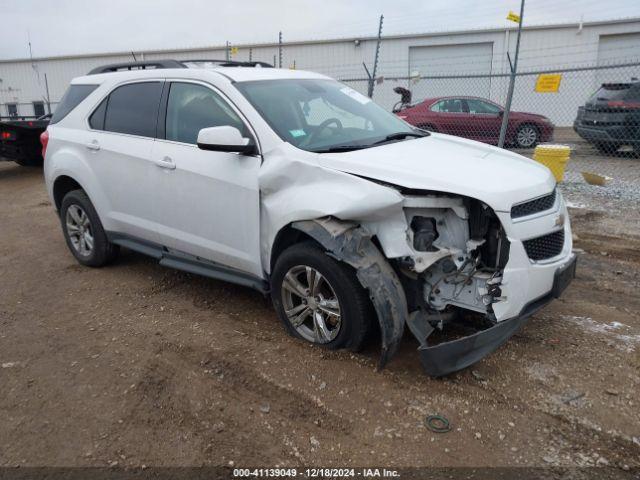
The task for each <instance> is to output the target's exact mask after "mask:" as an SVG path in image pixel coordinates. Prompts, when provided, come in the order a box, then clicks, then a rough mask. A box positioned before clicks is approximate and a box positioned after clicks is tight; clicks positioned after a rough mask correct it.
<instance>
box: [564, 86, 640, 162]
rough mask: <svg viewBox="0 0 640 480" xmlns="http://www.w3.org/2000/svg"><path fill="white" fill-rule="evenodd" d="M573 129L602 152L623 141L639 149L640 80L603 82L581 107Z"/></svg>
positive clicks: (617, 147) (618, 145) (608, 150)
mask: <svg viewBox="0 0 640 480" xmlns="http://www.w3.org/2000/svg"><path fill="white" fill-rule="evenodd" d="M573 129H574V130H575V131H576V133H577V134H578V135H580V136H581V137H582V138H584V139H585V140H586V141H588V142H589V143H591V144H593V145H594V146H595V147H596V148H597V149H598V150H600V151H601V152H602V153H614V152H616V151H617V150H618V149H619V148H620V147H622V146H623V145H630V146H632V147H633V148H634V150H635V151H636V152H640V82H631V83H603V84H602V86H601V87H600V88H599V89H598V90H597V91H596V92H595V93H594V94H593V95H592V96H591V97H590V98H589V100H587V103H586V104H585V105H584V106H583V107H579V108H578V116H577V117H576V120H575V122H574V123H573Z"/></svg>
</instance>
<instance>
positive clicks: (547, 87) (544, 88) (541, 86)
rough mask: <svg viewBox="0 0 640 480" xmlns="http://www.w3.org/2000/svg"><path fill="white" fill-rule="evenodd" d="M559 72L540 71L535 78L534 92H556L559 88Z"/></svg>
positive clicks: (560, 78) (560, 77)
mask: <svg viewBox="0 0 640 480" xmlns="http://www.w3.org/2000/svg"><path fill="white" fill-rule="evenodd" d="M561 80H562V75H561V74H560V73H541V74H540V75H538V79H537V80H536V92H538V93H558V90H560V81H561Z"/></svg>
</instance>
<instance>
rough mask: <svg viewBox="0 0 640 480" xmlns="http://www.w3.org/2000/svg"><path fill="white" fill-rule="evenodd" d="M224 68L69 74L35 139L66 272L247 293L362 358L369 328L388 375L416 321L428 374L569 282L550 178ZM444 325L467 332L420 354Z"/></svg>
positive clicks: (170, 65) (311, 80) (564, 235)
mask: <svg viewBox="0 0 640 480" xmlns="http://www.w3.org/2000/svg"><path fill="white" fill-rule="evenodd" d="M185 63H186V62H185ZM209 63H211V62H209ZM225 64H226V65H227V66H220V65H215V66H212V67H211V68H185V67H186V65H185V64H184V63H181V62H176V61H162V62H160V61H157V62H155V63H154V64H153V66H154V67H155V68H153V69H139V70H135V71H129V70H130V69H131V68H132V65H131V64H125V65H123V66H121V67H122V69H125V70H126V71H116V70H118V66H117V65H116V66H111V67H105V68H98V69H96V70H95V71H93V72H91V74H90V75H87V76H84V77H80V78H76V79H74V80H73V82H72V84H71V86H70V87H69V90H68V93H67V95H65V100H63V102H62V104H61V105H60V106H59V107H58V109H57V110H56V112H55V114H54V116H53V118H52V121H51V125H50V126H49V128H48V129H47V131H46V132H45V133H43V135H42V144H43V148H44V149H45V151H46V153H45V155H46V161H45V168H44V170H45V172H44V173H45V181H46V185H47V191H48V193H49V196H50V198H51V200H52V203H53V205H55V208H56V210H57V211H58V212H59V215H60V221H61V227H62V231H63V234H64V237H65V240H66V242H67V246H68V247H69V250H70V251H71V253H72V254H73V255H74V256H75V258H76V259H77V260H78V262H80V263H81V264H83V265H87V266H92V267H99V266H102V265H105V264H106V263H108V262H110V261H113V260H115V258H116V257H117V255H118V249H119V248H120V247H121V246H124V247H127V248H130V249H133V250H136V251H139V252H141V253H144V254H146V255H150V256H152V257H153V258H155V259H157V260H158V261H159V262H160V264H161V265H165V266H168V267H172V268H179V269H183V270H186V271H189V272H192V273H197V274H201V275H207V276H209V277H212V278H217V279H221V280H225V281H231V282H235V283H238V284H240V285H244V286H249V287H252V288H255V289H257V290H259V291H261V292H263V293H265V294H267V293H269V294H270V295H271V299H272V301H273V305H274V307H275V310H276V312H277V314H278V316H279V318H280V320H281V321H282V323H283V325H284V327H285V328H286V330H287V331H288V332H289V333H290V334H291V335H293V336H295V337H297V338H300V339H303V340H305V341H307V342H310V343H313V344H316V345H319V346H323V347H326V348H331V349H338V348H348V349H351V350H357V349H358V348H360V347H362V345H363V343H364V341H365V339H366V338H367V336H368V334H369V333H370V332H371V331H372V330H373V329H374V328H375V322H377V323H378V326H379V331H380V338H381V340H382V348H381V357H380V366H384V365H385V364H386V362H387V361H388V360H389V359H390V358H391V357H392V356H393V354H394V353H395V352H396V350H397V348H398V345H399V343H400V340H401V339H402V337H403V331H404V329H405V327H408V328H409V329H410V330H411V332H412V333H413V335H414V336H415V337H416V339H417V340H418V341H419V342H420V347H419V352H420V358H421V361H422V363H423V366H424V368H425V370H426V371H427V372H429V373H430V374H433V375H444V374H447V373H450V372H453V371H456V370H459V369H461V368H465V367H467V366H469V365H471V364H473V363H475V362H476V361H478V360H479V359H481V358H482V357H483V356H485V355H487V354H488V353H490V352H492V351H493V350H495V349H496V348H498V346H499V345H501V344H502V343H503V342H505V341H506V340H507V339H508V338H509V337H510V336H511V335H513V334H514V333H515V332H516V331H517V330H518V328H519V327H520V326H522V325H523V323H524V322H525V321H526V320H527V318H528V317H529V316H531V315H532V314H533V313H534V312H536V311H537V310H538V309H540V308H541V307H542V306H544V305H545V304H547V303H548V302H550V301H551V300H552V299H554V298H557V297H558V296H560V295H561V294H562V292H563V290H564V289H565V288H566V287H567V285H568V284H569V283H570V282H571V280H572V279H573V277H574V273H575V267H576V257H575V255H574V254H573V253H572V236H571V228H570V225H569V218H568V213H567V208H566V205H565V202H564V200H563V198H562V195H561V193H560V192H559V191H558V190H557V189H556V182H555V179H554V177H553V175H552V174H551V172H550V171H549V170H548V169H547V168H546V167H544V166H542V165H541V164H539V163H537V162H534V161H532V160H530V159H528V158H525V157H523V156H521V155H518V154H516V153H513V152H508V151H505V150H502V149H498V148H495V147H491V146H488V145H483V144H480V143H477V142H473V141H470V140H465V139H462V138H455V137H451V136H447V135H441V134H437V133H431V134H430V133H428V132H425V131H424V130H420V129H417V128H415V127H412V126H410V125H408V124H407V123H406V122H403V121H401V120H400V119H398V117H396V116H394V115H393V114H391V113H389V112H387V111H385V110H384V109H383V108H381V107H380V106H378V105H377V104H376V103H375V102H373V101H372V100H371V99H370V98H367V97H365V96H364V95H362V94H360V93H359V92H357V91H355V90H353V89H351V88H349V87H348V86H345V85H344V84H342V83H340V82H337V81H335V80H333V79H330V78H328V77H325V76H324V75H320V74H316V73H312V72H304V71H299V70H289V69H275V68H254V67H251V68H245V67H243V66H240V65H241V64H240V65H239V66H236V67H233V66H231V65H232V62H226V63H225ZM143 65H145V66H149V64H147V63H144V64H143ZM136 66H139V64H136ZM72 100H73V101H72ZM480 159H481V160H482V161H479V160H480ZM456 323H458V324H460V323H462V324H463V325H464V329H463V330H462V331H463V332H465V334H466V336H464V335H463V336H458V337H457V338H455V337H452V336H449V337H446V338H445V339H446V340H448V341H444V342H442V343H437V344H435V343H432V342H433V341H434V339H436V340H437V339H438V336H439V335H441V334H442V331H444V332H445V333H444V334H445V335H451V334H455V332H456V329H455V327H454V324H456ZM452 338H453V339H452Z"/></svg>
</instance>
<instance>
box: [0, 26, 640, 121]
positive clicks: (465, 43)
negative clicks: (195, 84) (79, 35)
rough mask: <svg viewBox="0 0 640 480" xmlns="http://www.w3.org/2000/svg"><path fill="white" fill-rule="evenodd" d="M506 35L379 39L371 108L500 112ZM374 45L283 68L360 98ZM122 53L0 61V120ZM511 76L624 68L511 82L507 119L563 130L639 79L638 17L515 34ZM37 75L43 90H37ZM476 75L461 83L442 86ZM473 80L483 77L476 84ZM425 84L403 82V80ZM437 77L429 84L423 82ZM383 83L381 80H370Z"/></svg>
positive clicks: (268, 53) (221, 50)
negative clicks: (524, 116) (468, 107)
mask: <svg viewBox="0 0 640 480" xmlns="http://www.w3.org/2000/svg"><path fill="white" fill-rule="evenodd" d="M515 33H516V32H515V27H514V28H510V29H506V30H505V29H497V28H492V29H478V30H467V31H456V32H440V33H427V34H412V35H401V36H391V37H383V41H382V45H381V50H380V62H379V66H378V74H377V77H378V78H379V81H380V82H381V83H377V84H376V87H375V94H374V100H376V101H377V102H378V103H380V104H381V105H383V106H384V107H385V108H391V106H392V105H393V103H395V101H396V100H397V99H398V96H397V95H396V94H395V93H393V91H392V90H393V88H394V87H395V86H398V85H401V86H409V87H410V88H411V89H412V90H413V92H414V98H415V99H421V98H426V97H429V96H442V95H455V94H459V95H477V96H481V97H486V98H490V99H493V100H495V101H497V102H498V103H503V102H504V96H505V93H506V85H507V82H508V79H507V78H506V76H505V77H500V76H497V77H496V76H495V75H500V74H506V73H507V72H508V71H509V62H508V58H507V52H511V54H512V55H513V52H514V50H515V40H516V35H515ZM375 45H376V39H375V38H373V37H369V38H343V39H335V40H318V41H298V42H288V43H287V42H285V43H283V44H282V59H283V61H282V66H283V68H294V67H295V68H297V69H305V70H313V71H317V72H321V73H325V74H327V75H330V76H333V77H335V78H339V79H342V80H349V83H350V85H351V86H352V87H353V88H356V89H358V90H360V91H361V92H363V93H366V88H367V82H366V81H365V80H364V79H365V78H366V74H365V70H364V67H363V65H362V64H363V62H366V63H367V65H368V66H369V68H371V66H372V64H373V58H374V53H375ZM234 47H235V48H237V52H236V51H235V49H234V53H233V55H232V57H231V58H232V59H233V60H249V59H252V60H260V61H265V62H269V63H273V62H274V61H275V62H276V63H277V62H278V59H279V46H278V44H277V43H271V44H255V45H234ZM225 55H226V47H225V46H217V47H203V48H197V49H184V50H158V51H146V52H135V56H136V57H137V59H138V60H140V59H145V60H150V59H161V58H173V59H177V60H184V59H206V58H215V59H224V58H225ZM132 60H133V55H132V53H131V52H121V53H108V54H87V55H78V56H65V57H49V58H34V59H33V60H30V59H13V60H0V116H7V115H11V114H17V115H34V114H38V113H41V112H42V109H43V108H46V106H44V105H43V103H42V102H44V101H45V100H46V98H47V89H46V83H48V89H49V98H50V101H51V104H52V108H54V107H55V104H56V103H57V102H58V101H59V100H60V98H61V96H62V95H63V93H64V91H65V89H66V88H67V85H68V83H69V81H70V80H71V79H72V78H73V77H75V76H79V75H84V74H86V73H87V72H88V71H89V70H91V69H92V68H94V67H96V66H99V65H103V64H108V63H114V62H121V61H132ZM519 62H520V64H519V68H518V70H519V71H520V72H522V71H534V70H544V71H553V70H554V69H557V70H560V69H569V68H578V67H594V66H598V65H601V66H602V65H612V64H615V65H618V64H631V65H629V66H628V67H624V68H619V69H603V70H585V71H577V72H566V73H564V74H563V75H564V76H563V80H562V85H561V89H560V92H559V93H558V94H539V93H535V92H534V89H533V85H534V82H535V75H531V76H523V77H519V79H518V82H517V84H516V93H515V96H514V109H519V110H526V111H530V112H535V113H542V114H544V115H547V116H549V117H550V118H551V119H552V120H553V121H554V122H556V124H558V125H570V124H571V122H572V121H573V118H574V117H575V112H576V109H577V107H578V106H579V105H581V104H583V103H584V101H585V100H586V98H587V97H588V95H590V94H591V93H592V92H593V91H594V90H595V89H596V88H597V86H598V85H599V84H600V83H602V82H605V81H608V82H611V81H629V80H630V78H631V77H633V76H635V77H640V66H637V65H636V66H634V65H633V64H638V63H640V17H639V18H632V19H624V20H615V21H602V22H591V23H585V24H562V25H545V26H528V27H525V29H524V31H523V36H522V42H521V51H520V61H519ZM45 75H46V83H45ZM469 75H476V76H474V77H471V78H451V77H456V76H467V77H468V76H469ZM477 75H484V76H482V77H478V76H477ZM416 76H420V77H427V78H422V79H420V80H417V81H416V80H410V79H409V78H408V77H416ZM434 76H436V77H437V76H446V77H448V78H442V79H433V78H429V77H434ZM380 77H383V78H380Z"/></svg>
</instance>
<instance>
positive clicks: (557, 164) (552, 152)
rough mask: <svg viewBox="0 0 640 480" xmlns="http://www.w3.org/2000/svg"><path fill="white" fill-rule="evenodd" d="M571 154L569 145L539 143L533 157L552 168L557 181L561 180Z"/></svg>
mask: <svg viewBox="0 0 640 480" xmlns="http://www.w3.org/2000/svg"><path fill="white" fill-rule="evenodd" d="M570 155H571V148H570V147H568V146H567V145H538V146H537V147H536V149H535V150H534V152H533V159H534V160H535V161H537V162H540V163H541V164H543V165H544V166H545V167H547V168H548V169H549V170H551V173H553V176H554V177H556V182H561V181H562V179H563V178H564V169H565V167H566V166H567V162H568V161H569V156H570Z"/></svg>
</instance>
